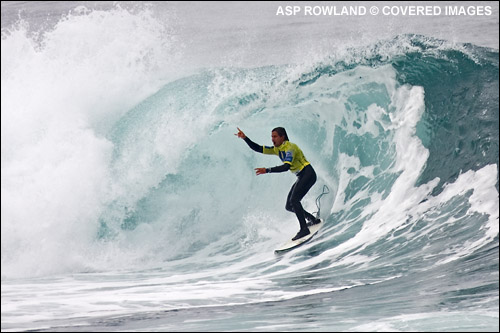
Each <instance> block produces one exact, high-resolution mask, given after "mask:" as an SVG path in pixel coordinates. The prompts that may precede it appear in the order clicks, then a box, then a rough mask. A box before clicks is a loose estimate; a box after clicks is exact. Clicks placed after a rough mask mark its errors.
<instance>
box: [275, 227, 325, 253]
mask: <svg viewBox="0 0 500 333" xmlns="http://www.w3.org/2000/svg"><path fill="white" fill-rule="evenodd" d="M323 224H324V223H323V220H321V222H320V223H318V224H314V225H312V226H310V227H309V231H310V232H311V233H310V234H309V235H307V236H304V237H302V238H299V239H297V240H291V239H290V240H289V241H287V242H286V243H284V244H283V245H281V246H280V247H279V248H277V249H276V250H274V253H282V252H286V251H290V250H291V249H294V248H296V247H298V246H300V245H302V244H304V243H306V242H307V241H308V240H310V239H311V238H313V236H314V235H316V233H317V232H318V230H319V229H321V227H322V226H323Z"/></svg>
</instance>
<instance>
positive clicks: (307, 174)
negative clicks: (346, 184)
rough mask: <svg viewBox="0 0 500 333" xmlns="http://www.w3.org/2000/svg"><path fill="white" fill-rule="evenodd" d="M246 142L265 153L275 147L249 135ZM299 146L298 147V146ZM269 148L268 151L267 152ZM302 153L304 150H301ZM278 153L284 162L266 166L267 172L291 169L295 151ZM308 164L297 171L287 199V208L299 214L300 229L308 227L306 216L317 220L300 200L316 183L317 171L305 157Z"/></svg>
mask: <svg viewBox="0 0 500 333" xmlns="http://www.w3.org/2000/svg"><path fill="white" fill-rule="evenodd" d="M244 140H245V142H246V143H247V144H248V146H249V147H250V148H252V150H254V151H256V152H258V153H263V154H266V153H267V154H270V151H271V150H272V149H273V148H274V147H265V146H261V145H259V144H256V143H255V142H253V141H252V140H250V139H249V138H248V137H246V138H245V139H244ZM294 146H295V147H296V145H294ZM297 148H298V147H297ZM266 150H267V152H266ZM300 153H302V152H300ZM277 155H278V156H279V157H280V159H281V160H282V161H284V162H285V163H283V164H282V165H280V166H276V167H274V168H266V172H268V173H276V172H285V171H288V170H290V167H291V165H292V160H293V158H294V157H295V156H293V153H291V154H290V155H289V154H284V153H283V154H280V153H277ZM303 160H304V161H305V162H306V164H305V166H304V167H303V168H302V170H300V171H299V172H297V173H296V176H297V181H296V182H295V183H294V184H293V186H292V188H291V189H290V192H289V193H288V197H287V200H286V206H285V208H286V210H288V211H290V212H294V213H295V215H296V216H297V219H298V220H299V224H300V229H301V230H305V229H308V228H307V222H306V218H307V220H309V221H315V220H316V218H315V217H314V216H313V215H312V214H311V213H309V212H307V211H305V210H304V208H303V207H302V204H301V203H300V201H301V200H302V198H304V196H305V195H306V193H307V192H308V191H309V190H310V189H311V187H312V186H313V185H314V183H316V178H317V177H316V172H315V171H314V169H313V167H312V166H311V165H310V164H309V162H307V160H305V158H304V159H303Z"/></svg>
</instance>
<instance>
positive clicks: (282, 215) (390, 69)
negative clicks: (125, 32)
mask: <svg viewBox="0 0 500 333" xmlns="http://www.w3.org/2000/svg"><path fill="white" fill-rule="evenodd" d="M2 43H3V40H2ZM156 51H157V50H156ZM141 54H142V53H141ZM151 54H154V52H151ZM3 58H4V56H3V51H2V63H3ZM148 61H150V60H148ZM153 67H154V66H153ZM149 72H150V69H148V73H149ZM3 81H4V66H3V65H2V85H4V82H3ZM134 87H135V85H132V89H126V90H125V91H126V92H127V93H130V92H132V91H133V88H134ZM2 91H3V90H2ZM143 93H144V92H142V94H143ZM68 94H69V93H68ZM68 96H69V95H68ZM121 97H123V96H117V97H116V99H117V100H118V99H119V98H121ZM134 97H135V98H136V99H137V96H128V97H127V98H128V100H134ZM2 99H3V93H2ZM77 102H78V103H80V105H79V106H81V107H82V108H85V107H87V106H88V103H87V102H86V101H77ZM110 104H113V103H110ZM6 106H8V105H6ZM91 106H92V107H93V106H94V105H93V104H92V105H91ZM77 107H78V105H77ZM2 109H4V102H3V101H2ZM6 112H10V110H9V109H7V111H6ZM79 112H81V113H83V114H85V110H84V111H81V110H79ZM498 113H499V112H498V51H496V50H491V49H486V48H481V47H476V46H473V45H453V46H452V45H449V44H448V43H446V42H443V41H439V40H434V39H430V38H426V37H424V36H415V35H405V36H398V37H396V38H394V39H393V40H389V41H383V42H379V43H377V44H375V45H371V46H366V47H364V48H352V49H345V50H343V51H342V52H340V51H339V53H338V54H331V55H329V56H328V57H325V58H324V59H323V60H322V61H320V62H314V63H309V64H300V65H276V66H266V67H260V68H251V69H243V68H233V67H225V68H214V69H204V70H200V71H198V73H197V74H194V75H189V76H185V77H182V78H180V79H178V80H175V81H173V82H169V83H167V84H165V85H164V86H163V87H161V89H159V90H158V91H157V92H156V93H154V94H152V95H150V96H149V97H147V98H142V99H140V101H139V103H137V104H136V106H134V107H132V108H131V109H130V110H129V111H128V112H126V113H123V112H122V113H114V114H112V115H111V116H110V115H109V114H107V115H106V116H105V117H104V116H103V119H102V120H103V121H104V122H105V123H106V124H112V125H111V126H102V123H100V122H99V120H100V119H99V115H98V114H95V113H94V111H88V115H90V116H89V117H87V118H88V119H87V118H86V117H83V118H81V117H78V118H77V119H76V120H75V119H73V118H71V117H68V118H67V119H64V118H63V119H62V120H60V121H61V122H62V123H63V124H62V125H63V127H64V126H66V125H67V126H68V127H69V128H77V129H78V134H77V135H74V134H68V133H66V132H65V131H61V130H60V128H61V127H59V129H57V128H56V130H55V132H56V133H57V135H53V132H52V131H50V130H49V131H45V132H44V128H41V129H40V130H39V131H38V129H37V124H32V123H30V124H27V126H31V128H32V129H34V130H35V132H36V133H37V134H36V136H37V138H42V139H43V140H42V143H43V144H42V145H40V144H38V145H37V146H36V147H37V148H40V149H41V150H42V152H43V151H53V148H54V146H55V147H57V149H56V151H55V153H54V154H56V155H55V156H54V157H53V158H52V159H51V158H49V159H47V158H38V159H36V161H37V162H38V163H40V165H38V166H37V167H39V168H40V170H42V171H40V172H38V173H30V172H31V171H32V170H31V171H30V170H29V169H28V170H26V172H24V171H23V170H22V169H19V165H21V164H22V163H24V162H26V158H27V157H23V155H19V154H14V153H13V152H12V149H8V150H6V151H5V157H4V144H3V143H2V171H4V162H5V165H6V167H5V170H6V171H7V174H8V176H6V177H10V178H9V186H8V187H7V186H6V187H5V192H6V194H9V193H14V197H15V198H19V197H21V196H22V194H23V193H24V194H25V193H26V191H28V192H29V193H30V194H32V192H35V191H38V192H37V193H40V192H41V193H42V194H41V195H42V198H41V200H42V201H43V202H45V203H46V204H47V205H49V206H50V205H53V206H51V207H49V211H51V212H61V214H60V215H57V214H42V215H41V216H42V219H43V220H42V221H37V223H40V224H41V225H42V226H43V228H40V229H37V230H38V231H40V232H41V233H42V234H43V235H44V237H41V238H40V237H39V236H40V233H39V232H37V233H35V232H26V233H25V232H23V231H22V230H27V229H28V228H29V226H30V225H31V224H32V223H33V222H34V221H35V219H34V218H33V216H34V215H36V214H37V212H38V211H41V210H43V209H45V208H46V207H45V206H44V205H35V208H34V209H32V210H31V213H30V212H28V215H26V214H25V213H23V214H20V213H19V212H18V210H19V208H13V207H19V205H18V206H11V207H9V208H8V209H7V210H6V211H5V212H4V210H3V209H2V220H3V221H6V226H5V227H4V223H2V271H3V272H2V274H3V276H10V275H13V276H16V275H31V274H34V275H38V274H41V275H43V274H49V273H54V272H65V271H86V270H90V271H92V270H107V269H112V268H122V267H128V266H130V265H131V264H134V265H140V266H141V267H155V266H157V265H163V264H164V263H165V262H169V263H173V262H176V263H178V266H175V267H176V268H177V269H181V267H182V269H183V270H186V269H187V270H188V268H186V266H185V263H186V262H187V260H188V261H189V263H190V264H192V263H193V262H195V263H197V264H198V265H199V266H197V267H200V266H201V267H208V268H213V269H216V268H218V267H220V265H222V264H221V263H225V264H228V263H231V262H240V261H241V260H245V259H247V258H250V257H251V256H255V255H258V256H262V255H263V254H266V253H272V250H273V247H274V246H276V244H277V243H280V242H281V241H282V240H283V237H284V236H286V235H292V234H294V233H295V232H296V229H297V227H298V224H297V222H296V221H295V218H294V216H293V215H290V214H289V213H288V212H286V211H285V210H284V200H285V198H286V193H287V192H288V189H289V187H290V186H291V184H292V182H293V181H294V179H293V178H290V176H289V175H287V176H285V175H279V176H277V175H273V176H262V177H255V176H254V175H253V168H254V167H258V166H272V165H275V164H278V162H279V161H278V160H272V159H269V158H268V157H265V156H260V155H257V154H254V153H253V152H252V151H250V150H249V149H248V148H247V147H246V145H245V144H244V143H243V142H242V141H241V140H238V139H237V138H236V137H234V136H233V133H234V132H235V130H236V126H238V127H240V128H242V129H243V130H244V131H245V133H246V134H247V135H248V136H249V137H251V138H252V139H253V140H254V141H256V142H259V143H262V144H264V143H266V142H268V141H269V136H270V130H271V129H272V128H274V127H276V126H283V127H285V128H286V129H287V132H288V133H289V136H290V140H291V141H292V142H295V143H297V144H298V145H299V146H300V147H302V149H303V151H304V152H305V154H306V156H307V158H308V160H310V161H311V163H312V165H313V166H314V167H315V169H316V171H317V173H318V182H317V184H316V185H315V187H314V188H313V189H312V190H311V191H310V193H309V194H308V196H306V198H305V199H304V205H305V206H306V208H308V209H309V210H314V208H315V207H314V199H315V198H316V197H317V195H319V194H320V193H321V189H322V185H328V186H329V187H330V189H331V190H332V191H331V194H330V195H329V197H325V198H324V199H323V200H322V202H321V204H322V207H321V212H322V216H323V218H324V219H325V220H326V226H325V228H324V231H323V233H322V234H321V235H320V236H319V237H317V241H316V242H314V243H311V244H310V245H307V246H305V247H304V249H303V250H300V251H298V252H297V253H298V254H297V257H295V255H294V254H290V256H291V257H290V260H291V261H290V262H291V263H292V262H293V263H295V264H296V263H297V262H300V263H301V264H300V265H297V266H296V268H290V266H287V265H285V266H286V267H284V268H283V267H281V266H279V265H283V262H281V263H280V264H276V263H273V262H272V261H268V260H265V261H264V262H263V263H260V264H255V265H254V264H251V265H250V266H251V267H253V268H256V270H252V273H251V274H258V273H266V274H271V275H275V274H285V275H286V274H287V272H289V271H290V270H296V269H299V268H300V267H304V266H306V267H315V269H317V270H318V272H316V273H318V274H320V275H321V272H323V271H324V277H325V278H326V276H329V275H332V274H333V275H335V276H339V275H342V274H347V273H346V272H347V270H349V272H351V273H352V274H353V275H352V276H353V277H354V276H358V274H359V276H361V275H363V274H366V273H368V274H367V276H369V277H370V278H371V279H386V278H392V277H394V276H395V275H398V274H404V273H405V272H407V271H408V270H414V271H423V270H425V269H428V267H429V266H432V267H434V265H435V264H436V262H437V263H438V265H437V266H442V265H446V264H448V263H450V262H457V261H459V260H461V259H463V258H467V257H470V256H473V255H478V256H482V255H484V256H485V257H486V258H487V259H488V260H490V259H491V257H496V258H497V259H498V165H499V162H498V137H499V135H498V124H499V119H498ZM57 115H59V113H54V114H50V113H49V114H48V115H46V117H48V118H49V121H48V123H51V122H52V121H55V119H56V116H57ZM2 117H3V115H2ZM51 117H53V118H51ZM82 119H83V120H82ZM89 119H90V120H89ZM82 121H83V123H84V125H83V126H82V123H81V122H82ZM64 122H67V123H64ZM45 123H47V122H46V121H45V120H44V124H45ZM48 128H49V129H52V127H50V126H49V127H48ZM3 129H4V127H2V132H3ZM9 133H11V132H9ZM47 133H48V134H47ZM7 135H10V134H6V137H4V135H2V139H3V140H2V141H3V142H4V141H6V140H7V141H9V140H11V139H12V138H11V137H10V136H7ZM65 138H66V139H68V138H69V140H67V141H65V143H64V145H62V144H61V143H60V142H61V139H65ZM82 140H83V141H82ZM11 141H12V142H13V143H18V141H16V140H14V139H12V140H11ZM82 142H83V143H84V144H85V145H86V147H89V148H88V149H83V148H82V146H81V144H82ZM19 145H21V143H19ZM22 147H23V149H26V154H28V155H27V156H29V154H31V153H30V152H32V150H31V149H29V148H30V143H29V142H28V143H26V142H22ZM26 147H27V148H26ZM69 151H71V153H70V152H69ZM75 152H76V153H75ZM11 154H12V155H13V156H14V155H15V158H12V157H11ZM28 159H29V158H28ZM54 159H55V160H56V161H58V162H57V163H54V162H53V161H54ZM89 160H90V162H89ZM83 161H85V163H84V165H83V170H84V171H86V172H87V173H86V174H85V177H84V180H81V177H82V175H81V173H80V172H72V171H71V170H75V169H78V168H81V167H82V165H81V163H82V162H83ZM44 163H45V164H44ZM54 166H56V167H55V168H53V167H54ZM16 169H17V171H14V170H16ZM47 170H49V171H47ZM47 172H48V173H47ZM3 174H4V172H2V192H4V184H3V183H4V182H3V180H4V175H3ZM27 174H29V175H30V176H31V178H32V180H34V184H35V185H27V184H25V183H24V181H25V180H23V179H25V178H23V177H26V175H27ZM47 175H49V176H50V177H48V176H47ZM59 177H62V178H59ZM49 179H50V180H54V179H59V180H58V182H59V183H58V184H59V185H58V186H62V187H64V188H66V187H68V188H69V187H71V186H74V184H81V186H80V187H77V188H76V189H75V191H76V192H77V193H74V192H73V191H71V190H64V191H61V192H57V193H56V200H55V201H54V200H53V198H54V193H51V192H50V191H45V190H44V189H45V188H46V186H50V185H49V184H51V182H50V181H48V180H49ZM80 181H81V182H83V183H81V182H80ZM14 184H17V185H19V184H20V185H21V186H20V187H17V189H16V188H15V186H14ZM52 184H53V183H52ZM10 185H12V186H10ZM73 188H74V187H73ZM79 190H81V191H83V192H82V193H84V194H85V199H84V201H83V204H84V205H85V207H84V208H81V209H80V208H79V209H76V211H77V212H82V209H85V213H84V214H83V215H77V214H75V213H71V208H74V207H77V206H78V205H80V204H81V201H80V200H81V199H82V197H83V195H79V194H78V191H79ZM16 191H18V192H17V194H16ZM57 195H60V196H59V197H57ZM93 195H94V196H95V197H94V198H95V199H94V200H89V199H87V197H88V196H93ZM2 196H3V197H4V198H5V196H4V195H3V193H2ZM29 197H30V198H34V197H35V196H34V195H30V196H29ZM12 202H13V201H12ZM55 202H57V203H55ZM62 202H67V204H68V205H70V207H69V209H68V211H66V209H63V208H61V207H60V205H62ZM4 204H10V203H9V202H7V201H4V199H2V205H3V206H4ZM11 208H12V209H11ZM37 209H38V211H37ZM89 212H90V213H89ZM29 214H31V215H29ZM19 224H20V225H21V226H22V227H21V228H20V227H19V226H18V225H19ZM76 225H78V226H79V227H78V228H74V227H75V226H76ZM61 226H62V228H61ZM56 229H57V230H62V231H63V232H61V233H58V235H57V236H54V232H53V231H54V230H56ZM4 235H9V238H10V239H8V240H7V239H6V238H4ZM5 237H7V236H5ZM4 240H5V242H4ZM19 240H20V243H21V244H30V245H29V246H28V247H24V248H23V250H22V251H18V245H16V244H18V243H16V242H17V241H19ZM58 241H60V242H61V243H62V244H67V245H69V244H72V245H73V246H72V247H70V248H71V250H68V247H66V246H62V247H58V246H53V245H47V244H48V243H54V242H58ZM40 242H42V243H40ZM33 243H34V244H33ZM36 244H38V245H41V246H36ZM495 244H496V245H495ZM495 248H496V250H495ZM492 249H493V250H492ZM202 250H203V251H202ZM35 251H37V253H36V254H35ZM40 251H41V253H40ZM207 253H209V254H210V257H208V258H207ZM304 253H306V255H305V256H304ZM478 253H480V254H478ZM481 253H482V254H481ZM312 254H314V256H313V255H312ZM39 256H45V257H58V264H57V265H56V264H50V263H49V262H50V260H48V261H47V260H44V261H41V262H40V266H37V263H36V260H35V259H33V258H34V257H35V258H37V257H39ZM61 256H62V257H63V259H62V262H63V264H60V261H61V259H60V257H61ZM228 256H229V257H228ZM485 260H486V259H485ZM485 262H486V261H485ZM496 262H497V263H498V260H497V261H496ZM368 263H370V265H368V266H365V264H368ZM297 267H298V268H297ZM247 268H248V267H246V266H245V269H247ZM334 268H335V273H333V269H334ZM497 268H498V267H497ZM240 269H241V268H238V266H237V265H235V266H234V269H233V270H232V271H231V272H232V273H234V274H236V275H238V271H239V270H240ZM497 270H498V269H497ZM436 274H437V273H436ZM485 285H490V284H489V282H487V283H485ZM487 289H488V288H487ZM488 290H491V288H490V289H488ZM497 292H498V290H497Z"/></svg>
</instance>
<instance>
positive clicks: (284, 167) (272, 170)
mask: <svg viewBox="0 0 500 333" xmlns="http://www.w3.org/2000/svg"><path fill="white" fill-rule="evenodd" d="M288 170H290V164H288V163H285V164H282V165H280V166H275V167H274V168H267V169H266V171H267V173H277V172H285V171H288Z"/></svg>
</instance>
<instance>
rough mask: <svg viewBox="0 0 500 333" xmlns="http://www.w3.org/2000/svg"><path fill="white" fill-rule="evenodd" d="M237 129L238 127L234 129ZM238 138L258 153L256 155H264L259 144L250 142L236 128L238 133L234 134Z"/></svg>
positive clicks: (262, 147) (262, 148)
mask: <svg viewBox="0 0 500 333" xmlns="http://www.w3.org/2000/svg"><path fill="white" fill-rule="evenodd" d="M236 128H238V127H236ZM235 135H236V136H237V137H238V138H242V139H243V140H245V142H246V143H247V145H248V146H249V147H250V148H252V150H254V151H256V152H258V153H264V146H261V145H259V144H256V143H255V142H253V141H252V140H250V139H249V138H248V137H247V136H246V135H245V133H243V131H242V130H240V129H239V128H238V133H236V134H235Z"/></svg>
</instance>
